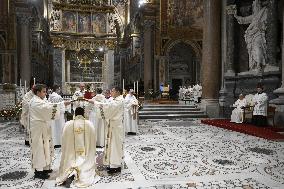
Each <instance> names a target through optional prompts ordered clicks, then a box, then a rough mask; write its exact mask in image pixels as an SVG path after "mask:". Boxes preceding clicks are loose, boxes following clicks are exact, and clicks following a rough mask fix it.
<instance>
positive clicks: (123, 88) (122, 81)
mask: <svg viewBox="0 0 284 189" xmlns="http://www.w3.org/2000/svg"><path fill="white" fill-rule="evenodd" d="M122 89H123V90H124V79H122Z"/></svg>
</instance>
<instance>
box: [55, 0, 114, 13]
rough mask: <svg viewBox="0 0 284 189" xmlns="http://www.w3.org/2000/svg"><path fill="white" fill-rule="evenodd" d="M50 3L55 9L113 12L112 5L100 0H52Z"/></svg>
mask: <svg viewBox="0 0 284 189" xmlns="http://www.w3.org/2000/svg"><path fill="white" fill-rule="evenodd" d="M52 5H53V7H54V9H56V10H72V11H79V12H86V11H87V12H103V13H113V12H114V6H111V5H107V4H104V3H102V0H101V1H100V2H99V3H96V1H86V0H77V1H70V0H69V1H68V0H53V1H52Z"/></svg>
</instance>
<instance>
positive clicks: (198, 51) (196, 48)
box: [164, 39, 202, 60]
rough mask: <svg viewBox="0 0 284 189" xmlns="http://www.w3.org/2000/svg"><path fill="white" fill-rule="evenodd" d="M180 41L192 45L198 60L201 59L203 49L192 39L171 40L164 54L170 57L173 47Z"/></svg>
mask: <svg viewBox="0 0 284 189" xmlns="http://www.w3.org/2000/svg"><path fill="white" fill-rule="evenodd" d="M178 43H185V44H188V45H190V46H191V47H192V49H193V51H194V53H195V54H196V58H197V59H198V60H201V57H202V49H201V46H200V45H199V44H198V43H197V42H195V41H191V40H182V39H178V40H174V41H169V42H168V43H166V45H165V48H164V54H165V55H166V56H167V57H168V56H169V53H170V51H171V49H172V48H173V47H174V46H175V45H177V44H178Z"/></svg>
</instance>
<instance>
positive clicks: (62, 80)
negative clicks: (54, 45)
mask: <svg viewBox="0 0 284 189" xmlns="http://www.w3.org/2000/svg"><path fill="white" fill-rule="evenodd" d="M60 50H61V51H60V52H61V72H62V73H61V88H62V92H63V93H66V92H67V89H66V84H65V82H66V79H65V78H66V72H65V69H66V62H65V49H64V48H62V49H60Z"/></svg>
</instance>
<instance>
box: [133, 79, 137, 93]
mask: <svg viewBox="0 0 284 189" xmlns="http://www.w3.org/2000/svg"><path fill="white" fill-rule="evenodd" d="M135 83H136V82H135V81H134V82H133V85H134V88H133V90H134V93H135V92H136V91H135Z"/></svg>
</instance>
